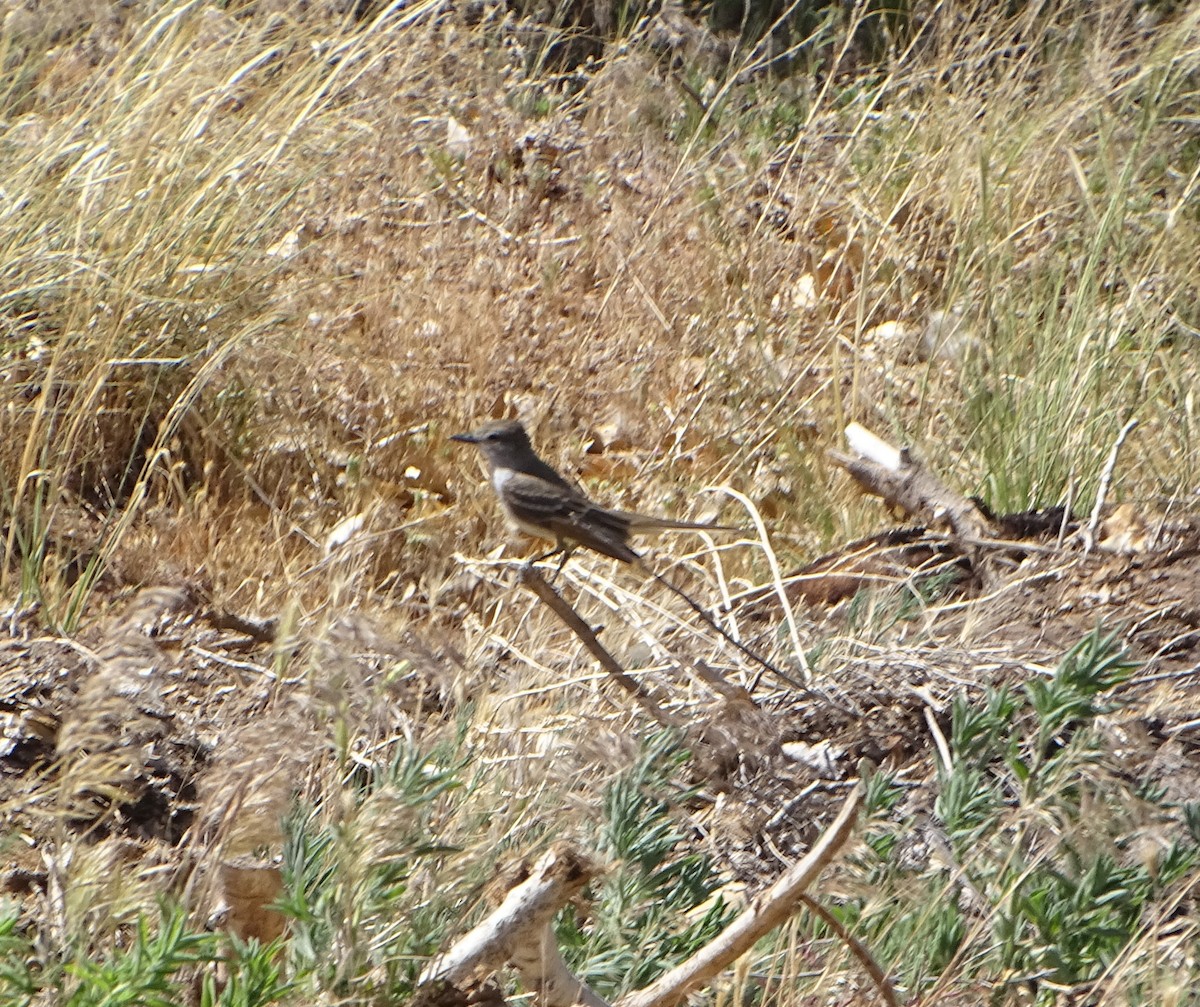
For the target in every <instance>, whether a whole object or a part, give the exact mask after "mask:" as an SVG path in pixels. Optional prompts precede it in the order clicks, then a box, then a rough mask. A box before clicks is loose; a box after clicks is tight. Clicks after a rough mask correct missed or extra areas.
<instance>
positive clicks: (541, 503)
mask: <svg viewBox="0 0 1200 1007" xmlns="http://www.w3.org/2000/svg"><path fill="white" fill-rule="evenodd" d="M502 493H503V496H504V500H505V503H506V504H507V506H508V510H509V512H510V513H511V514H512V515H513V517H514V518H515V519H516V520H517V521H518V523H520V524H523V525H526V526H530V527H533V528H545V529H547V530H549V531H550V532H552V533H553V534H554V535H555V536H556V537H557V538H558V539H560V540H563V541H570V542H575V543H577V544H579V545H582V546H586V547H587V548H588V549H594V550H595V551H596V552H598V553H602V554H603V555H605V556H611V557H612V558H613V559H619V560H622V561H624V562H626V563H632V562H634V561H636V560H637V559H638V558H639V557H638V554H637V553H636V552H634V551H633V550H632V549H631V548H629V544H628V539H629V522H628V520H626V518H625V515H623V514H622V513H620V512H619V511H610V510H606V509H605V508H603V507H598V506H596V504H594V503H592V502H591V501H590V500H589V499H588V498H587V497H585V496H584V495H583V494H582V493H576V492H574V491H572V492H569V493H568V492H566V491H564V490H563V489H562V488H561V487H559V486H548V485H547V484H546V482H545V481H544V480H542V479H539V478H537V477H536V476H529V475H524V474H517V475H514V476H512V477H511V478H509V479H508V480H507V481H506V482H505V483H504V488H503V490H502Z"/></svg>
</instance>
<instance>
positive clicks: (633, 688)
mask: <svg viewBox="0 0 1200 1007" xmlns="http://www.w3.org/2000/svg"><path fill="white" fill-rule="evenodd" d="M521 583H522V584H524V585H525V586H526V587H527V588H529V590H531V591H532V592H533V593H534V594H536V595H537V596H538V597H539V598H541V599H542V601H544V602H545V603H546V604H547V605H549V606H550V609H551V610H552V611H553V612H554V614H555V615H557V616H558V617H559V618H560V619H561V620H562V621H563V622H564V623H566V625H567V628H568V629H570V630H571V632H572V633H574V634H575V635H576V636H577V637H579V639H580V642H581V643H582V644H583V645H584V646H585V647H587V649H588V650H589V651H591V654H592V656H593V657H594V658H595V659H596V660H597V662H599V664H600V667H602V668H603V669H604V670H605V671H607V672H608V673H609V675H610V676H612V680H613V681H614V682H616V683H617V685H619V686H620V687H621V688H622V689H624V690H625V691H626V692H627V693H629V695H630V696H632V697H633V700H634V702H635V703H637V704H638V706H640V707H641V708H642V709H643V710H645V711H646V713H648V714H649V715H650V716H651V717H652V718H653V719H654V720H656V721H657V722H658V723H660V724H662V725H663V727H675V728H679V729H683V728H685V727H686V726H687V725H686V724H685V723H684V721H683V720H682V719H680V718H679V717H676V716H675V715H674V714H672V713H669V712H668V711H666V710H664V709H663V708H662V705H661V704H660V703H659V702H658V701H657V700H656V699H655V698H654V696H653V695H651V694H650V692H649V691H647V690H646V689H644V688H642V685H641V683H639V682H638V681H637V680H636V679H634V678H632V677H630V676H629V675H628V674H626V672H625V669H624V668H622V667H621V664H620V662H619V661H618V660H617V659H616V658H615V657H613V656H612V654H610V653H609V652H608V650H607V649H606V648H605V646H604V644H602V643H601V642H600V640H599V639H598V638H597V637H596V634H595V633H594V632H593V631H592V627H591V626H589V625H588V624H587V623H586V622H585V621H584V620H583V619H582V618H581V617H580V615H579V613H578V612H576V611H575V609H573V608H572V607H571V606H570V605H568V604H567V602H566V601H565V600H564V599H563V597H562V595H560V594H559V593H558V592H557V591H555V590H554V588H552V587H551V586H550V585H549V584H548V583H546V578H545V577H543V576H542V575H541V574H540V573H538V571H537V570H536V569H535V568H534V567H533V566H532V565H530V564H526V565H525V566H523V567H522V568H521Z"/></svg>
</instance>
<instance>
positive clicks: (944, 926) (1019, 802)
mask: <svg viewBox="0 0 1200 1007" xmlns="http://www.w3.org/2000/svg"><path fill="white" fill-rule="evenodd" d="M1133 667H1134V666H1133V665H1132V663H1131V662H1130V661H1129V660H1128V659H1127V658H1126V657H1125V655H1124V654H1123V653H1122V651H1121V649H1120V647H1119V646H1118V644H1117V638H1116V634H1115V633H1105V632H1103V631H1102V630H1101V629H1099V628H1098V629H1096V630H1095V631H1093V632H1092V633H1090V634H1089V635H1088V636H1087V637H1085V638H1084V639H1083V640H1081V641H1080V642H1079V643H1078V644H1077V645H1076V646H1075V647H1073V648H1072V649H1071V650H1070V651H1069V652H1068V653H1067V654H1066V655H1065V656H1064V657H1063V659H1062V661H1061V662H1060V663H1059V665H1058V668H1057V669H1056V671H1055V673H1054V674H1053V675H1052V676H1051V677H1049V678H1047V679H1044V680H1043V679H1036V680H1034V681H1031V682H1029V683H1027V684H1026V685H1025V686H1024V687H1023V688H1022V689H1019V690H1016V689H1012V688H1008V687H1001V688H997V689H990V690H988V691H987V692H986V693H985V694H984V695H983V696H982V697H981V698H969V697H968V696H966V695H961V696H959V697H957V698H956V699H955V701H954V703H953V705H952V707H951V711H950V720H951V725H950V731H949V737H948V741H949V751H950V764H949V766H948V767H946V766H942V767H941V769H940V772H939V776H938V794H937V797H936V800H935V801H934V803H933V809H932V810H933V814H932V817H931V820H930V821H928V822H927V823H922V822H917V821H913V820H906V821H904V822H903V823H899V824H897V823H894V822H892V823H889V822H888V821H887V819H886V818H883V817H882V816H880V815H879V814H876V815H875V816H874V817H873V819H872V829H871V832H870V834H869V835H868V847H869V849H870V851H871V857H869V858H868V859H867V861H866V863H865V867H866V869H867V870H868V871H869V876H870V877H871V879H872V880H871V884H872V885H873V886H874V887H875V889H876V890H877V891H881V892H884V893H887V894H886V895H884V896H883V897H878V898H876V899H874V900H872V901H871V902H869V903H860V904H858V905H857V907H843V908H842V912H843V913H844V914H845V916H846V918H847V919H848V920H852V921H854V923H855V925H856V926H857V928H858V930H859V932H860V933H865V934H867V935H868V936H869V937H870V938H871V940H872V941H873V942H874V944H873V946H874V947H875V948H876V949H877V951H878V952H879V953H880V954H881V955H888V956H891V957H892V960H893V963H894V968H895V969H896V970H897V971H898V973H899V974H900V975H902V976H903V977H904V978H905V980H906V981H908V982H910V983H912V984H914V985H915V986H918V987H919V986H922V985H925V984H927V983H928V982H931V981H933V980H934V978H936V977H937V976H938V974H939V972H940V971H941V970H943V969H945V968H947V967H948V966H949V965H950V963H951V962H952V961H959V962H960V963H961V962H969V963H970V964H969V966H968V975H970V976H974V977H987V976H997V975H1017V974H1019V975H1026V976H1040V977H1044V978H1045V979H1047V980H1048V981H1049V982H1050V983H1053V984H1058V985H1059V986H1061V985H1064V984H1065V985H1079V984H1086V983H1088V982H1090V981H1093V980H1096V979H1098V978H1099V977H1100V976H1101V975H1102V974H1103V973H1104V970H1105V969H1107V968H1108V967H1109V966H1110V965H1111V964H1112V963H1113V962H1114V961H1115V960H1116V959H1117V957H1118V956H1119V955H1121V954H1123V953H1124V952H1125V950H1126V949H1127V948H1129V947H1131V946H1132V945H1133V943H1134V942H1135V941H1136V940H1137V939H1138V937H1139V934H1140V933H1141V928H1142V927H1143V926H1145V925H1146V923H1147V920H1148V919H1149V918H1150V917H1149V916H1148V913H1149V911H1150V909H1151V908H1152V907H1153V906H1154V905H1155V903H1156V900H1159V899H1161V898H1163V896H1164V893H1167V892H1178V891H1181V890H1182V888H1183V887H1186V886H1189V885H1190V884H1191V883H1192V880H1193V878H1194V872H1195V871H1196V869H1197V867H1198V866H1200V843H1198V842H1197V836H1196V834H1195V830H1194V829H1193V828H1192V826H1193V825H1194V821H1193V820H1194V819H1195V817H1196V816H1195V812H1194V810H1189V809H1188V808H1187V807H1179V808H1177V807H1173V806H1171V805H1169V804H1165V803H1163V801H1162V792H1161V790H1159V791H1158V792H1157V794H1156V793H1155V792H1154V791H1152V790H1150V789H1147V788H1144V787H1139V784H1138V781H1136V780H1128V781H1125V780H1122V779H1121V778H1120V777H1116V776H1113V775H1112V774H1109V773H1107V772H1105V771H1104V770H1103V769H1102V768H1101V767H1102V755H1103V741H1102V736H1101V735H1100V734H1099V732H1098V731H1097V729H1096V719H1097V717H1098V716H1100V715H1101V714H1103V713H1106V712H1109V711H1111V710H1113V709H1114V708H1115V707H1116V706H1117V703H1118V700H1117V698H1116V697H1115V696H1114V695H1113V691H1112V690H1113V689H1114V688H1115V687H1116V686H1118V685H1120V684H1121V683H1123V682H1125V681H1126V680H1127V679H1128V678H1129V676H1130V674H1131V673H1132V671H1133ZM872 794H873V795H874V796H873V799H872V800H873V804H872V806H873V807H876V808H879V809H886V808H888V807H889V806H891V807H895V808H899V807H902V805H900V804H897V803H895V801H893V800H891V788H890V786H888V785H887V784H886V783H885V781H883V780H882V779H880V780H878V781H873V787H872ZM1151 802H1153V803H1154V811H1153V814H1155V815H1156V816H1157V817H1158V818H1159V819H1161V820H1164V821H1170V822H1173V823H1174V825H1173V828H1172V830H1171V833H1172V835H1173V840H1172V841H1171V843H1170V844H1169V845H1168V847H1167V849H1166V850H1165V851H1164V852H1163V853H1162V854H1161V855H1160V856H1159V857H1158V858H1157V861H1156V863H1155V864H1154V867H1153V869H1151V867H1150V866H1148V865H1147V863H1145V862H1143V860H1141V859H1138V858H1137V857H1133V856H1131V855H1130V851H1129V850H1128V849H1127V847H1128V845H1129V844H1128V842H1127V827H1128V826H1127V823H1128V821H1129V819H1130V816H1131V814H1132V813H1133V812H1132V811H1131V809H1134V808H1138V807H1141V806H1143V805H1146V804H1149V803H1151ZM914 844H915V846H914ZM914 848H915V849H926V850H927V851H928V853H927V860H925V861H924V862H925V863H927V864H928V866H927V867H926V868H925V869H924V870H922V871H921V872H920V873H919V875H918V876H916V877H914V876H912V872H913V869H914V866H915V865H920V864H921V863H922V862H923V861H922V858H915V859H914V858H913V850H914ZM939 851H940V852H939ZM906 857H907V858H909V859H908V860H907V861H906V860H905V858H906ZM935 865H936V867H935ZM964 893H966V894H964ZM972 917H974V919H972ZM988 935H990V941H989V940H988V939H987V938H988ZM968 942H971V943H968ZM1038 1002H1039V1003H1041V1002H1047V1003H1049V1002H1052V994H1051V993H1050V991H1049V989H1047V990H1045V991H1043V992H1042V993H1039V994H1038Z"/></svg>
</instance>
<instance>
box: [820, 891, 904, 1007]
mask: <svg viewBox="0 0 1200 1007" xmlns="http://www.w3.org/2000/svg"><path fill="white" fill-rule="evenodd" d="M800 902H801V903H802V904H803V905H806V906H808V911H809V912H811V913H815V914H816V915H817V916H819V917H820V918H821V922H822V923H824V924H825V925H826V926H827V927H829V929H830V930H832V931H833V932H834V933H835V934H837V935H838V937H839V939H840V940H841V941H842V943H843V944H845V945H846V947H848V948H849V949H850V953H851V954H852V955H854V957H855V958H857V959H858V962H859V964H860V965H862V967H863V968H864V969H865V970H866V972H867V975H869V976H870V977H871V980H872V981H873V982H874V983H875V988H876V989H878V990H879V995H880V996H881V997H883V1000H884V1002H885V1003H886V1004H887V1005H888V1007H900V1001H899V1000H897V999H896V991H895V989H893V988H892V984H891V982H890V981H889V980H888V977H887V975H886V974H885V973H884V971H883V969H881V968H880V967H879V963H878V962H877V961H875V959H874V958H873V957H872V956H871V952H870V951H868V950H867V946H866V945H865V944H863V942H862V941H860V940H859V939H858V938H857V937H855V936H854V934H852V933H850V931H849V930H847V929H846V928H845V927H844V926H842V921H841V920H839V919H838V918H837V917H836V916H834V915H833V913H831V912H830V911H829V910H828V909H826V908H825V907H824V906H823V905H821V903H820V902H818V901H817V900H816V899H814V898H813V897H812V896H811V895H801V896H800Z"/></svg>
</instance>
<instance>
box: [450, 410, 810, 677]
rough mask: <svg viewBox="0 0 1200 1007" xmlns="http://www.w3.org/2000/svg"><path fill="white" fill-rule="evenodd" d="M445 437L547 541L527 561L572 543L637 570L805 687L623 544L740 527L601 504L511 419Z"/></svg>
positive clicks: (524, 526)
mask: <svg viewBox="0 0 1200 1007" xmlns="http://www.w3.org/2000/svg"><path fill="white" fill-rule="evenodd" d="M450 439H451V440H452V441H460V442H462V443H464V444H474V445H475V446H476V447H478V448H479V450H480V451H482V452H483V457H484V458H485V459H486V460H487V465H488V472H489V475H490V477H491V483H492V489H494V490H495V491H496V496H497V497H499V498H500V506H501V508H502V509H503V510H504V514H505V516H506V517H507V518H508V520H509V521H510V522H511V523H512V524H514V525H516V526H517V528H519V529H520V530H521V531H523V532H525V534H527V535H532V536H533V537H535V538H542V539H548V540H549V541H552V542H553V543H554V549H553V550H551V551H550V552H549V553H547V554H546V555H544V556H539V557H537V559H535V560H531V561H530V562H531V563H536V562H539V561H541V560H545V559H549V558H550V557H551V556H554V555H556V554H561V556H562V560H561V562H560V563H559V570H561V569H562V567H563V565H564V564H565V563H566V561H567V559H568V558H569V557H570V555H571V553H572V552H573V551H574V550H575V549H576V548H577V547H579V546H583V547H584V548H587V549H591V550H593V551H594V552H598V553H600V554H601V555H603V556H608V557H610V558H612V559H615V560H620V561H621V562H622V563H629V564H632V565H634V566H635V567H637V568H639V569H641V570H644V571H645V572H647V573H648V574H649V575H650V576H651V577H653V578H654V579H655V580H656V581H658V583H660V584H662V585H663V586H664V587H666V588H668V589H669V590H670V591H671V592H672V593H674V594H675V595H677V596H678V597H680V598H681V599H683V601H685V602H686V603H687V604H688V606H689V607H690V608H691V609H692V611H693V612H695V613H696V614H697V615H698V616H699V617H700V618H701V619H702V620H703V621H704V623H705V624H706V625H707V626H708V627H709V628H710V629H712V630H714V631H716V632H717V633H718V634H719V635H720V636H722V637H724V638H725V639H726V640H727V641H728V642H729V643H731V644H732V645H733V646H734V647H736V648H737V649H738V650H740V651H741V652H742V653H743V654H745V655H746V656H747V657H749V658H751V659H752V660H754V661H756V662H757V663H758V664H760V665H761V666H762V667H763V668H765V669H766V670H767V671H770V672H771V673H773V674H774V675H776V676H777V677H778V678H780V679H781V680H783V681H784V682H787V683H788V684H789V685H791V686H793V687H795V688H797V689H802V690H804V691H806V692H807V691H810V690H809V689H808V686H806V685H805V684H804V683H803V682H800V681H797V680H796V679H795V678H792V677H791V676H790V675H788V674H786V673H785V672H784V671H782V670H780V668H779V667H778V666H777V665H775V664H773V663H772V662H771V661H769V660H767V658H765V657H763V656H762V655H761V654H759V653H758V651H757V650H755V649H754V648H752V647H748V646H747V645H746V644H744V643H743V642H742V641H741V640H739V639H737V638H736V637H735V636H733V635H732V634H730V633H729V632H728V631H727V630H725V629H723V628H722V627H721V626H720V625H718V624H717V622H716V621H715V620H714V619H713V617H712V616H710V615H709V614H708V613H707V612H706V611H704V609H703V608H702V607H701V606H700V604H699V603H698V602H697V601H696V600H695V599H694V598H692V597H691V595H689V594H688V593H687V592H686V591H684V590H683V589H682V588H680V587H679V586H677V585H676V584H673V583H672V582H671V581H669V580H668V579H667V578H666V577H664V576H662V574H660V573H657V572H655V571H654V570H652V569H651V568H650V567H649V566H647V564H646V562H645V561H644V560H643V559H642V556H641V554H640V553H638V552H636V551H635V550H634V548H633V547H632V546H631V545H630V544H629V539H630V537H631V536H633V535H638V534H644V533H646V532H656V531H740V529H738V528H735V527H733V526H732V525H723V524H708V523H697V522H694V521H676V520H674V519H672V518H663V517H653V516H651V515H649V514H638V513H636V512H634V511H627V510H613V509H611V508H608V507H601V506H600V505H599V504H598V503H595V502H594V501H592V500H589V499H588V497H587V496H586V495H585V494H584V493H583V492H582V491H581V490H579V489H577V488H576V487H575V486H573V485H571V483H569V482H567V480H566V479H564V478H563V477H562V476H561V475H559V474H558V473H557V472H556V471H555V470H554V469H553V468H552V467H551V466H550V465H548V464H547V463H546V462H544V461H542V459H541V458H539V457H538V453H537V452H536V451H535V450H534V449H533V444H532V443H531V442H530V440H529V434H528V433H526V432H525V428H524V427H523V426H522V425H521V422H520V421H519V420H492V421H490V422H488V423H485V424H483V426H481V427H479V429H477V430H472V431H468V432H467V433H461V434H451V435H450Z"/></svg>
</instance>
